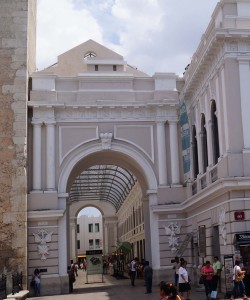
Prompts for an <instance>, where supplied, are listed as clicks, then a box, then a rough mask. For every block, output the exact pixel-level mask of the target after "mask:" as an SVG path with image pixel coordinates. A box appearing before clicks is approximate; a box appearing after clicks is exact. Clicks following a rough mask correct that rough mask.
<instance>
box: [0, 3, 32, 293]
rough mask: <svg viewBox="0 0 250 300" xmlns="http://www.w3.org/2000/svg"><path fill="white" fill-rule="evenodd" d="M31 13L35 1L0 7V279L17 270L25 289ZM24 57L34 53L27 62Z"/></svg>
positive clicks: (4, 4)
mask: <svg viewBox="0 0 250 300" xmlns="http://www.w3.org/2000/svg"><path fill="white" fill-rule="evenodd" d="M28 8H29V9H28ZM35 12H36V1H35V0H1V2H0V66H1V67H0V257H1V259H0V274H1V273H3V272H5V273H7V274H8V277H10V275H11V273H12V272H13V271H22V272H23V274H24V285H25V283H26V278H27V277H26V276H27V191H26V190H27V179H26V164H27V155H26V146H27V145H26V140H27V100H28V75H29V72H31V71H34V66H35V59H34V57H35V55H34V53H35V40H34V39H35V34H34V33H35V16H36V13H35ZM29 28H31V30H30V29H29ZM29 45H31V47H29ZM27 53H29V55H30V54H31V53H33V55H30V57H31V58H30V59H29V63H27V61H28V59H27ZM28 71H29V72H28ZM8 282H9V283H8V288H10V284H11V282H10V280H8Z"/></svg>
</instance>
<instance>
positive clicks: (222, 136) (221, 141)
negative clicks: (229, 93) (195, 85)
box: [215, 74, 227, 157]
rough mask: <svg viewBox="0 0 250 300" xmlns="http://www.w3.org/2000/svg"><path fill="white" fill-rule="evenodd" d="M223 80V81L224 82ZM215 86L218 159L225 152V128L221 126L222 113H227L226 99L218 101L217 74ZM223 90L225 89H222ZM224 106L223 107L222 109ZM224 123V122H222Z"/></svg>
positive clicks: (218, 85)
mask: <svg viewBox="0 0 250 300" xmlns="http://www.w3.org/2000/svg"><path fill="white" fill-rule="evenodd" d="M224 80H225V79H224ZM224 80H223V81H224ZM223 84H225V82H224V83H223V82H222V86H223ZM215 86H216V110H217V111H218V115H217V120H218V133H219V147H220V157H222V156H223V154H224V152H225V142H224V139H225V134H227V133H226V132H227V129H226V128H225V126H224V124H223V119H224V118H223V111H224V113H225V112H226V111H227V109H226V107H227V105H226V99H224V101H223V103H222V101H221V100H220V94H219V92H220V84H219V78H218V74H217V77H216V81H215ZM224 88H225V87H224ZM224 104H225V107H224ZM224 122H225V120H224Z"/></svg>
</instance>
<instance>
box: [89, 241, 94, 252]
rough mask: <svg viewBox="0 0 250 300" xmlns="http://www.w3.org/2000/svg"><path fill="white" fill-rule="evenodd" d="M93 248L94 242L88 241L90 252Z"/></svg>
mask: <svg viewBox="0 0 250 300" xmlns="http://www.w3.org/2000/svg"><path fill="white" fill-rule="evenodd" d="M93 248H94V241H93V240H89V249H90V250H92V249H93Z"/></svg>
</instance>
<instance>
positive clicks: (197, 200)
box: [151, 177, 250, 214]
mask: <svg viewBox="0 0 250 300" xmlns="http://www.w3.org/2000/svg"><path fill="white" fill-rule="evenodd" d="M242 188H245V189H248V190H249V189H250V178H249V177H247V178H246V177H236V178H221V179H219V180H217V181H215V182H214V183H212V184H211V185H209V186H208V187H206V188H205V189H204V190H202V191H199V192H198V193H197V194H195V195H193V196H192V197H190V198H188V199H187V200H185V201H184V202H182V203H176V204H172V203H171V204H163V205H152V206H151V211H152V212H154V213H158V214H160V213H166V212H167V213H170V212H183V211H188V210H191V209H192V208H193V207H194V206H195V207H196V208H197V207H198V206H202V205H203V204H205V203H207V202H208V201H210V200H212V199H214V198H215V197H218V196H220V195H222V194H225V193H226V192H228V191H232V190H238V189H242Z"/></svg>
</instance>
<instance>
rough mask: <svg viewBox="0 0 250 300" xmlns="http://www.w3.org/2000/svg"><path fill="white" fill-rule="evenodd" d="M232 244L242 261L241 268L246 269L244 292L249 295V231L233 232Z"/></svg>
mask: <svg viewBox="0 0 250 300" xmlns="http://www.w3.org/2000/svg"><path fill="white" fill-rule="evenodd" d="M234 246H235V249H236V253H239V258H240V260H241V261H242V263H243V269H244V270H245V271H246V275H245V278H244V283H245V287H246V294H247V295H248V296H250V231H248V232H241V233H237V234H235V237H234Z"/></svg>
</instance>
